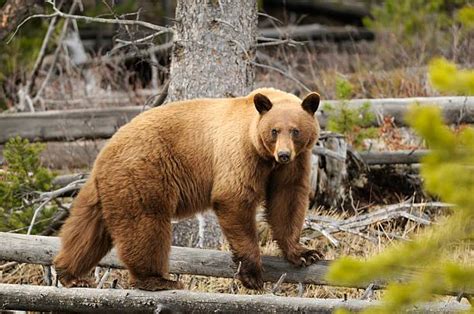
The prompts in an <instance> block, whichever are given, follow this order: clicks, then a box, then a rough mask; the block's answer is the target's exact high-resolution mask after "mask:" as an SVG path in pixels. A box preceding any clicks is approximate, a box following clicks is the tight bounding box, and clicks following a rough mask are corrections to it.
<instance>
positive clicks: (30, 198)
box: [0, 137, 57, 233]
mask: <svg viewBox="0 0 474 314" xmlns="http://www.w3.org/2000/svg"><path fill="white" fill-rule="evenodd" d="M43 149H44V145H42V144H38V143H34V144H32V143H29V141H28V140H26V139H21V138H20V137H16V138H12V139H10V140H9V141H8V142H7V143H6V144H5V149H4V151H3V155H4V159H5V165H4V166H3V169H2V170H1V172H0V178H1V180H0V231H11V230H16V229H21V228H25V227H27V226H29V225H30V222H31V219H32V217H33V214H34V210H35V208H36V207H37V206H38V205H37V204H36V206H35V204H34V201H35V200H36V199H37V198H38V192H41V191H48V190H50V189H51V187H52V183H51V182H52V179H53V178H54V175H53V173H51V171H49V170H48V169H46V168H44V167H42V166H41V162H40V158H39V155H40V153H41V152H42V151H43ZM56 210H57V207H56V206H54V205H53V206H47V207H46V208H44V209H43V211H42V212H41V219H42V220H47V219H48V218H50V217H51V216H52V214H53V213H54V212H55V211H56ZM39 220H40V219H36V222H37V224H36V225H35V227H34V228H33V230H32V233H36V232H39V231H41V230H42V229H43V228H44V227H45V226H46V221H43V222H39ZM21 231H24V232H26V229H22V230H21Z"/></svg>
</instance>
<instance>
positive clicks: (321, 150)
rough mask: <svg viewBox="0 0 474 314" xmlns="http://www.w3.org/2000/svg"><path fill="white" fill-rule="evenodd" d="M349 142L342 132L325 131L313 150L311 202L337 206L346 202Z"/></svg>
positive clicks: (318, 204)
mask: <svg viewBox="0 0 474 314" xmlns="http://www.w3.org/2000/svg"><path fill="white" fill-rule="evenodd" d="M346 157H347V143H346V141H345V138H344V136H342V135H340V134H335V133H330V132H323V133H322V134H321V137H320V139H319V142H318V144H317V145H316V147H315V149H314V150H313V157H312V158H313V159H312V174H311V187H312V193H311V195H310V198H311V204H312V205H316V206H325V207H337V206H338V205H340V204H342V203H343V202H344V199H345V196H346V193H345V192H346V185H347V177H348V176H347V164H346Z"/></svg>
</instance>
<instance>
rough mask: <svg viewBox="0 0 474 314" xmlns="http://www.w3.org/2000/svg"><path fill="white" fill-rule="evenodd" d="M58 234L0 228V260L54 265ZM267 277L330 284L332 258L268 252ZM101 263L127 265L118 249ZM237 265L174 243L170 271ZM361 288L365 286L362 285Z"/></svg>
mask: <svg viewBox="0 0 474 314" xmlns="http://www.w3.org/2000/svg"><path fill="white" fill-rule="evenodd" d="M59 247H60V243H59V238H57V237H43V236H27V235H24V234H14V233H3V232H0V260H5V261H17V262H20V263H30V264H41V265H51V264H52V260H53V257H54V256H55V255H56V254H57V252H58V251H59ZM263 265H264V268H265V272H264V280H265V281H271V282H276V281H278V279H279V278H280V277H281V275H282V274H283V273H287V276H286V278H285V282H293V283H299V282H301V283H309V284H318V285H326V284H329V283H328V282H327V281H326V280H325V279H324V275H325V274H326V272H327V270H328V267H329V262H328V261H319V262H318V263H317V264H315V265H312V266H310V267H306V268H297V267H294V266H292V265H290V264H289V263H288V262H286V261H285V260H283V259H282V258H280V257H276V256H264V257H263ZM99 266H104V267H112V268H124V267H123V265H122V263H121V262H120V261H119V259H118V257H117V254H116V252H115V250H112V251H111V252H110V253H109V254H108V255H107V256H105V257H104V258H103V259H102V260H101V262H100V263H99ZM235 271H236V266H235V264H234V262H233V261H232V258H231V255H230V253H228V252H222V251H217V250H202V249H195V248H185V247H172V250H171V256H170V272H171V273H175V274H193V275H202V276H212V277H224V278H233V277H234V274H235ZM358 288H364V287H363V286H358Z"/></svg>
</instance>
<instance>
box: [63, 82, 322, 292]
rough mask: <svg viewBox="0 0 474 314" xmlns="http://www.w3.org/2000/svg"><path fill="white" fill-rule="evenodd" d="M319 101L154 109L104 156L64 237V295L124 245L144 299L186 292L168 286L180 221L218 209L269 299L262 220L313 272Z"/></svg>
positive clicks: (189, 103)
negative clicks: (308, 226) (304, 236)
mask: <svg viewBox="0 0 474 314" xmlns="http://www.w3.org/2000/svg"><path fill="white" fill-rule="evenodd" d="M319 102H320V96H319V94H318V93H315V92H312V93H310V94H309V95H307V96H306V97H305V98H304V99H303V100H301V99H300V98H299V97H297V96H295V95H293V94H290V93H286V92H283V91H280V90H277V89H273V88H260V89H256V90H254V91H253V92H251V93H250V94H249V95H247V96H243V97H236V98H222V99H219V98H209V99H193V100H186V101H179V102H174V103H169V104H166V105H163V106H160V107H156V108H153V109H150V110H148V111H145V112H143V113H141V114H139V115H138V116H136V117H135V118H134V119H132V120H131V121H130V122H129V123H128V124H126V125H124V126H122V127H121V128H120V129H119V130H118V131H117V132H116V133H115V134H114V135H113V136H112V138H111V139H110V140H109V141H108V143H107V144H106V145H105V147H104V148H103V149H102V150H101V152H100V153H99V154H98V156H97V158H96V160H95V162H94V165H93V168H92V170H91V174H90V176H89V178H88V180H87V182H86V183H85V184H84V186H83V187H82V189H81V190H80V192H79V193H78V195H77V197H76V198H75V200H74V202H73V206H72V209H71V213H70V216H69V217H68V219H67V220H66V221H65V223H64V225H63V227H62V228H61V231H60V238H61V249H60V251H59V253H58V254H57V256H56V257H55V259H54V266H55V269H56V272H57V275H58V279H59V280H60V282H61V283H62V284H63V286H65V287H72V286H88V282H87V280H86V279H84V278H83V277H84V276H85V275H87V274H88V273H90V272H91V270H92V269H93V267H94V266H95V265H97V264H98V262H99V261H100V260H101V259H102V257H103V256H104V255H106V254H107V253H108V252H109V251H110V250H111V248H112V246H115V248H116V250H117V253H118V256H119V258H120V259H121V261H122V262H123V263H124V265H125V266H126V268H127V269H128V271H129V274H130V277H129V281H130V285H131V286H132V287H135V288H138V289H142V290H150V291H156V290H165V289H180V288H182V287H183V286H182V284H181V283H180V282H179V281H176V280H171V279H170V278H169V276H168V257H169V253H170V249H171V239H172V226H171V221H172V219H182V218H186V217H190V216H192V215H194V214H196V213H198V212H202V211H205V210H208V209H212V210H213V211H214V213H215V214H216V216H217V218H218V221H219V225H220V227H221V229H222V232H223V234H224V235H225V237H226V239H227V241H228V243H229V246H230V249H231V252H232V256H233V260H234V262H235V263H237V264H240V271H239V274H238V279H239V280H240V281H241V282H242V284H243V285H244V286H245V287H247V288H249V289H256V290H261V289H263V283H264V282H263V278H262V271H263V270H262V262H261V257H260V249H259V243H258V234H257V228H256V210H257V208H258V207H259V206H262V207H263V208H264V211H265V216H266V220H267V222H268V224H269V226H270V228H271V230H272V235H273V238H274V240H276V242H277V244H278V246H279V248H280V249H281V251H282V253H283V255H284V257H285V258H286V259H287V260H288V261H289V262H290V263H292V264H294V265H297V266H305V265H310V264H312V263H314V262H315V261H316V260H318V257H319V255H318V253H317V251H315V250H311V249H308V248H306V247H304V246H303V245H302V244H300V234H301V231H302V227H303V223H304V219H305V213H306V210H307V208H308V207H309V194H310V187H309V186H310V183H309V181H310V172H311V150H312V147H313V146H314V145H315V142H316V141H317V139H318V137H319V132H320V128H319V124H318V121H317V118H316V115H315V112H316V110H317V109H318V106H319Z"/></svg>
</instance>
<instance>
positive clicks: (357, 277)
mask: <svg viewBox="0 0 474 314" xmlns="http://www.w3.org/2000/svg"><path fill="white" fill-rule="evenodd" d="M446 67H448V70H449V71H450V72H449V74H450V75H453V76H454V77H455V78H457V79H456V82H459V78H461V79H463V80H466V82H465V84H464V83H460V84H461V85H462V86H466V88H465V89H464V90H463V91H465V92H467V93H474V88H473V85H472V84H473V82H474V78H473V77H472V76H470V75H466V73H465V72H461V71H459V70H457V69H456V68H452V65H450V64H447V65H446V64H445V61H443V60H442V61H436V60H435V61H434V62H433V63H432V65H431V67H430V75H431V77H432V80H433V77H434V80H433V83H434V84H435V86H439V87H443V88H445V89H446V90H449V88H458V87H457V86H456V84H453V82H451V81H450V80H447V81H445V80H443V78H442V77H439V78H437V77H438V76H440V75H439V73H437V71H439V72H440V73H443V71H446V69H445V68H446ZM433 72H434V73H433ZM460 73H461V74H460ZM435 82H436V83H435ZM407 120H408V122H409V123H410V125H411V126H412V127H413V128H414V129H415V130H416V131H417V132H418V133H419V134H420V135H421V136H422V137H423V138H424V140H425V141H426V143H427V145H428V147H429V148H430V150H431V153H430V154H429V155H428V156H426V157H425V158H424V159H423V164H422V167H421V175H422V176H423V178H424V182H425V188H426V190H427V191H428V192H429V193H432V194H434V195H437V196H438V197H440V198H441V199H442V200H443V201H445V202H448V203H452V204H455V207H454V208H453V213H452V215H451V216H449V217H448V218H446V219H445V221H444V222H443V223H442V224H439V225H438V226H436V227H435V228H432V229H428V230H425V232H424V233H423V234H422V235H421V236H419V237H417V238H416V239H414V241H411V242H404V243H398V244H396V245H395V246H392V247H391V248H389V249H387V250H385V251H384V252H383V253H381V254H379V255H377V256H375V257H373V258H371V259H369V260H367V261H361V260H357V259H354V258H349V257H344V258H341V259H340V260H339V261H337V262H336V263H334V264H333V266H332V267H331V269H330V271H329V273H328V280H330V281H332V282H334V283H338V284H343V285H344V284H355V283H357V284H368V283H369V282H373V281H374V280H376V279H383V280H386V281H388V282H390V281H393V280H394V278H395V277H397V276H400V274H402V273H405V274H406V273H407V271H415V272H414V275H413V276H412V277H411V278H410V279H408V280H407V281H406V282H404V283H391V284H389V285H388V287H387V291H386V294H385V295H384V298H383V303H382V306H381V307H377V308H373V309H370V310H368V311H366V313H398V312H400V310H401V309H403V308H404V307H406V306H409V305H411V304H413V303H416V302H419V301H424V300H428V299H430V298H431V296H432V295H433V294H435V293H440V292H443V291H447V290H449V291H466V289H470V290H472V289H474V265H473V264H472V261H470V262H469V263H465V264H463V263H461V262H459V260H456V259H455V258H450V257H452V256H455V253H456V250H458V249H459V248H463V247H464V248H468V249H471V250H472V245H473V242H472V239H474V193H473V191H474V190H473V188H474V128H472V127H467V128H464V129H463V130H462V131H460V132H459V133H454V132H452V131H451V130H450V129H449V128H448V127H447V126H445V125H444V124H443V121H442V116H441V112H440V109H439V108H437V107H420V106H417V105H414V106H413V107H412V108H411V110H410V112H409V114H408V115H407Z"/></svg>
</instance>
